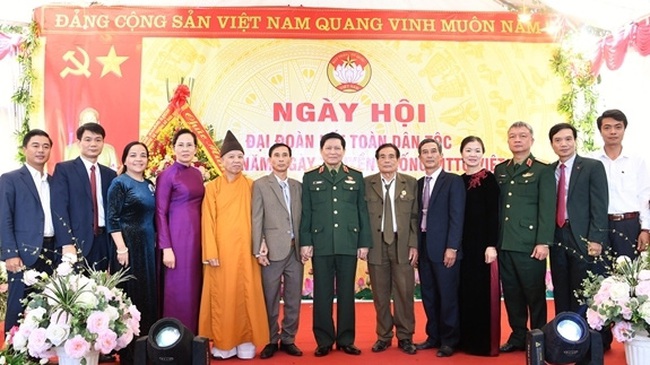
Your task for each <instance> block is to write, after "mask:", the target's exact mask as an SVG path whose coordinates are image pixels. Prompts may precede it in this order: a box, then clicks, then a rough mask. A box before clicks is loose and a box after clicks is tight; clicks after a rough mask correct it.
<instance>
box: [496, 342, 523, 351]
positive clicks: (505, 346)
mask: <svg viewBox="0 0 650 365" xmlns="http://www.w3.org/2000/svg"><path fill="white" fill-rule="evenodd" d="M524 350H525V348H524V347H523V346H516V345H513V344H511V343H510V342H506V343H504V344H503V345H501V347H499V352H506V353H507V352H515V351H524Z"/></svg>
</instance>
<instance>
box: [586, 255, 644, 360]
mask: <svg viewBox="0 0 650 365" xmlns="http://www.w3.org/2000/svg"><path fill="white" fill-rule="evenodd" d="M582 287H583V290H582V292H581V293H580V294H581V295H582V296H583V297H584V298H586V300H585V302H586V304H587V322H588V323H589V326H590V327H591V328H593V329H595V330H601V329H602V328H607V327H610V326H611V329H612V334H613V335H614V338H616V340H617V341H619V342H624V343H625V353H626V357H627V361H628V364H634V360H633V359H634V358H637V357H638V358H639V359H644V360H643V361H647V359H650V338H649V337H648V333H649V331H650V255H648V252H643V253H641V254H640V255H639V256H638V257H637V258H636V259H634V260H632V259H630V258H629V257H627V256H620V257H618V258H617V259H616V261H615V263H614V264H613V266H612V267H611V268H610V270H609V273H608V275H606V276H604V275H594V274H591V273H590V274H589V276H588V277H587V279H585V280H584V281H583V283H582ZM643 351H648V352H647V353H641V354H639V352H643Z"/></svg>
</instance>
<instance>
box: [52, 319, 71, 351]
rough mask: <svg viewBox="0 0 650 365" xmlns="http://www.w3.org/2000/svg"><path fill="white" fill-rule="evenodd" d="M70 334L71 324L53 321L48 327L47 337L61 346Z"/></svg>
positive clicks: (55, 344) (54, 343) (53, 343)
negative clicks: (66, 324) (60, 323)
mask: <svg viewBox="0 0 650 365" xmlns="http://www.w3.org/2000/svg"><path fill="white" fill-rule="evenodd" d="M69 335H70V327H69V326H64V325H59V324H56V323H54V322H52V323H50V325H49V326H48V327H47V339H48V340H49V341H50V342H51V343H52V345H54V346H61V344H62V343H63V341H65V340H67V339H68V336H69Z"/></svg>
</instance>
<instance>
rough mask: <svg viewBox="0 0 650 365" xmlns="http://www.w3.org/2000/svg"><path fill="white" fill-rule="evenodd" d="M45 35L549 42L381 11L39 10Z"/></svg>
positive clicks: (458, 19) (474, 18) (480, 17)
mask: <svg viewBox="0 0 650 365" xmlns="http://www.w3.org/2000/svg"><path fill="white" fill-rule="evenodd" d="M36 19H37V21H38V22H39V24H41V28H42V32H43V35H46V36H47V35H49V34H76V35H79V33H92V32H99V31H101V32H110V33H111V34H113V35H129V36H134V35H140V36H158V37H170V36H174V37H209V38H213V37H220V38H307V39H328V38H332V39H357V38H361V39H396V38H397V39H408V40H453V41H509V42H513V41H517V42H551V41H552V39H551V38H550V37H549V35H548V34H547V33H546V32H544V28H545V27H546V18H545V17H544V16H543V15H538V14H535V15H534V16H533V19H532V20H531V21H530V22H526V23H522V22H519V21H518V19H517V13H512V12H509V13H488V12H483V13H481V12H472V13H468V12H431V11H383V10H382V11H380V10H356V9H316V8H304V7H273V8H220V7H218V8H136V7H102V6H92V7H89V8H77V7H67V8H66V7H58V6H57V7H43V8H40V9H38V11H37V13H36Z"/></svg>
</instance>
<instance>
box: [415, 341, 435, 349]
mask: <svg viewBox="0 0 650 365" xmlns="http://www.w3.org/2000/svg"><path fill="white" fill-rule="evenodd" d="M439 346H440V345H436V344H433V343H431V342H429V341H424V342H421V343H418V344H417V345H415V348H416V349H417V350H428V349H435V348H438V347H439Z"/></svg>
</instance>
